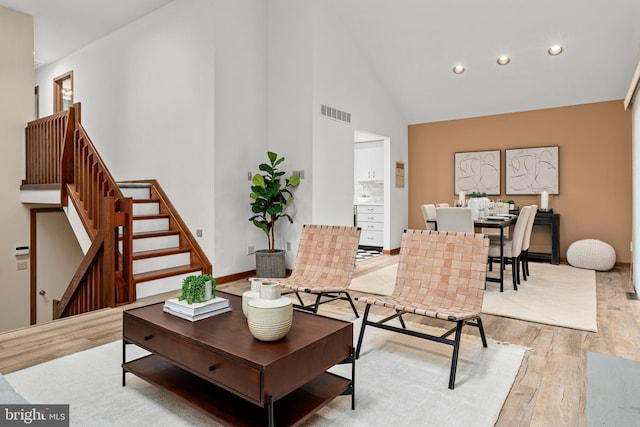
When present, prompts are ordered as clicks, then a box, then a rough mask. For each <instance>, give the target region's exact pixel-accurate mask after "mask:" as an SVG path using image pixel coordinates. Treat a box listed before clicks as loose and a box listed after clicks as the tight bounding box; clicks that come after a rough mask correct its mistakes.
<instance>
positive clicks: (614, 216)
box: [408, 100, 632, 263]
mask: <svg viewBox="0 0 640 427" xmlns="http://www.w3.org/2000/svg"><path fill="white" fill-rule="evenodd" d="M631 119H632V116H631V112H630V111H625V110H624V108H623V103H622V100H619V101H609V102H598V103H593V104H584V105H575V106H570V107H559V108H549V109H543V110H534V111H526V112H521V113H510V114H501V115H495V116H486V117H476V118H471V119H460V120H451V121H444V122H434V123H425V124H419V125H411V126H409V170H410V171H411V173H410V175H409V180H408V183H409V228H425V227H424V222H423V220H422V213H421V211H420V205H422V204H425V203H438V202H448V203H449V204H452V203H453V201H454V199H455V197H456V196H455V194H454V184H453V172H454V171H453V156H454V153H456V152H464V151H481V150H496V149H500V150H501V162H502V165H501V167H502V174H501V181H502V182H501V191H502V195H501V196H500V197H502V198H503V199H505V200H506V199H513V200H515V202H516V205H517V206H518V207H519V206H524V205H527V204H534V203H535V204H538V205H539V204H540V197H539V196H507V195H505V194H504V192H505V173H504V167H505V151H504V150H505V149H508V148H528V147H543V146H551V145H557V146H559V163H560V171H559V172H560V179H559V180H560V194H559V195H555V196H549V207H550V208H552V209H553V210H554V212H555V213H558V214H560V257H561V258H563V259H566V252H567V248H568V247H569V245H570V244H571V243H572V242H574V241H576V240H579V239H588V238H589V239H600V240H603V241H605V242H607V243H609V244H610V245H612V246H613V247H614V248H615V250H616V255H617V261H618V262H619V263H630V262H631V252H630V250H629V245H630V241H631V214H632V208H631V206H632V205H631ZM491 197H492V198H498V196H491ZM540 228H541V227H535V228H534V230H535V231H534V235H533V237H532V248H531V250H532V251H534V252H535V251H545V252H546V251H548V247H549V234H548V232H547V231H545V230H543V229H540Z"/></svg>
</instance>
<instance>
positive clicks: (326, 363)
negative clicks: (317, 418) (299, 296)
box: [122, 291, 355, 426]
mask: <svg viewBox="0 0 640 427" xmlns="http://www.w3.org/2000/svg"><path fill="white" fill-rule="evenodd" d="M217 294H218V295H219V296H222V297H224V298H228V299H229V300H230V301H231V304H232V306H233V310H232V311H231V312H229V313H223V314H220V315H217V316H214V317H210V318H208V319H204V320H200V321H197V322H193V323H192V322H190V321H188V320H184V319H180V318H178V317H175V316H172V315H171V314H168V313H165V312H163V311H162V306H163V303H157V304H153V305H149V306H145V307H140V308H135V309H131V310H127V311H125V312H124V315H123V350H122V358H123V361H122V362H123V363H122V385H123V386H124V385H125V374H126V372H131V373H133V374H135V375H137V376H138V377H140V378H142V379H144V380H146V381H148V382H150V383H152V384H154V385H156V386H158V387H160V388H162V389H165V390H168V391H171V392H172V393H174V394H175V395H176V396H178V397H180V398H181V399H184V400H185V401H186V402H188V403H189V404H191V405H192V406H194V407H195V408H197V409H199V410H201V411H203V412H204V413H206V414H207V415H209V416H210V417H212V418H214V419H215V420H217V421H219V422H221V423H223V424H228V425H234V426H242V425H246V426H256V425H269V426H274V425H278V426H280V425H283V426H289V425H298V424H300V423H302V422H303V421H305V420H306V419H308V418H309V417H310V416H311V415H312V414H313V413H315V412H316V411H318V410H319V409H320V408H322V407H323V406H324V405H326V404H327V403H328V402H330V401H331V400H333V399H334V398H335V397H336V396H338V395H351V408H352V409H355V381H354V379H355V358H354V348H353V325H352V324H351V323H350V322H345V321H341V320H337V319H331V318H328V317H324V316H320V315H314V314H311V313H307V312H303V311H298V310H294V313H293V326H292V327H291V331H290V332H289V333H288V334H287V336H286V337H285V338H283V339H282V340H280V341H276V342H260V341H258V340H256V339H255V338H254V337H253V336H252V335H251V332H249V328H248V326H247V321H246V319H245V317H244V315H243V314H242V300H241V298H240V297H237V296H235V295H231V294H226V293H223V292H219V291H218V292H217ZM127 344H135V345H137V346H139V347H142V348H144V349H146V350H148V351H150V352H151V353H152V354H151V355H148V356H145V357H142V358H139V359H135V360H132V361H129V362H127V361H126V346H127ZM340 363H351V365H352V369H351V375H352V376H351V379H348V378H344V377H341V376H338V375H335V374H332V373H329V372H326V371H327V369H329V368H331V367H332V366H334V365H336V364H340Z"/></svg>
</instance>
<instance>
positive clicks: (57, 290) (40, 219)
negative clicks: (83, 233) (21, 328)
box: [31, 208, 84, 324]
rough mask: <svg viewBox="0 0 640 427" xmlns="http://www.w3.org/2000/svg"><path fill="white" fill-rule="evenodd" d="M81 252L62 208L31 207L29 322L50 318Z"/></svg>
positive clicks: (42, 321) (80, 260)
mask: <svg viewBox="0 0 640 427" xmlns="http://www.w3.org/2000/svg"><path fill="white" fill-rule="evenodd" d="M83 258H84V254H83V252H82V249H81V248H80V245H79V244H78V241H77V240H76V237H75V234H74V233H73V230H72V229H71V226H70V225H69V220H68V219H67V216H66V215H65V213H64V211H63V210H62V209H61V208H36V209H31V324H38V323H44V322H48V321H51V320H52V319H53V300H60V299H61V298H62V296H63V294H64V291H65V290H66V288H67V286H68V285H69V283H70V282H71V279H72V277H73V275H74V273H75V271H76V270H77V268H78V266H79V265H80V263H81V262H82V259H83Z"/></svg>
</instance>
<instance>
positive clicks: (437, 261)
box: [356, 208, 489, 390]
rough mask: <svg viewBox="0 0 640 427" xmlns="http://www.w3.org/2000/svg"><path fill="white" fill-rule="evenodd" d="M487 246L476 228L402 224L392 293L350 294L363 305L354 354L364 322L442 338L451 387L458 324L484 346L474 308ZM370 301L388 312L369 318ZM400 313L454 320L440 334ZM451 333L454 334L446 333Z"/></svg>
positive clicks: (479, 294) (481, 294)
mask: <svg viewBox="0 0 640 427" xmlns="http://www.w3.org/2000/svg"><path fill="white" fill-rule="evenodd" d="M452 209H455V208H452ZM488 247H489V239H487V238H486V237H485V236H483V235H482V234H468V233H447V232H443V231H429V230H406V231H405V232H404V234H403V235H402V242H401V244H400V256H399V261H398V270H397V274H396V282H395V287H394V290H393V293H392V294H391V295H389V296H380V295H373V294H368V295H361V296H357V297H356V300H358V301H359V302H363V303H365V304H366V305H367V306H366V308H365V311H364V316H363V318H362V327H361V328H360V334H359V337H358V344H357V347H356V358H359V357H360V350H361V348H362V342H363V338H364V334H365V330H366V329H367V327H374V328H379V329H384V330H386V331H390V332H397V333H401V334H405V335H410V336H413V337H417V338H423V339H427V340H430V341H435V342H438V343H441V344H448V345H451V346H453V352H452V353H453V354H452V357H451V369H450V372H449V388H450V389H452V390H453V388H454V386H455V379H456V369H457V364H458V353H459V350H460V338H461V336H462V327H463V326H465V325H469V326H474V327H477V328H478V329H479V333H480V338H481V339H482V345H483V347H487V339H486V337H485V334H484V328H483V327H482V319H480V311H481V309H482V300H483V297H484V282H485V277H486V274H487V265H486V262H487V250H488ZM372 306H377V309H378V310H382V309H384V308H386V309H387V310H391V311H392V313H390V314H389V315H388V316H385V317H384V318H383V319H381V320H378V318H376V319H374V320H372V319H370V318H369V310H370V309H371V307H372ZM376 314H379V313H378V312H376ZM405 314H410V315H412V316H414V315H418V316H424V317H429V318H435V319H439V320H441V321H443V322H442V323H444V321H449V322H452V323H454V324H455V326H453V327H452V328H451V329H450V330H448V331H446V332H444V333H443V334H442V335H440V334H439V333H438V334H437V335H433V334H431V333H428V332H423V331H419V330H416V328H412V327H411V325H412V323H410V322H405V320H404V318H403V316H404V315H405ZM394 319H397V320H398V321H399V322H400V326H396V325H394V323H395V322H391V323H389V322H390V321H392V320H394ZM451 334H455V335H454V336H453V337H452V338H449V336H450V335H451ZM476 362H478V360H476ZM383 368H384V367H383V366H381V367H380V369H383ZM428 380H429V379H428V378H421V379H420V381H428Z"/></svg>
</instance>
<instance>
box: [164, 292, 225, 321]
mask: <svg viewBox="0 0 640 427" xmlns="http://www.w3.org/2000/svg"><path fill="white" fill-rule="evenodd" d="M162 309H163V310H164V312H165V313H169V314H172V315H174V316H176V317H181V318H183V319H186V320H190V321H191V322H195V321H197V320H202V319H206V318H208V317H212V316H217V315H218V314H222V313H227V312H229V311H231V304H230V303H229V300H228V299H226V298H222V297H215V298H211V299H210V300H208V301H204V302H196V303H193V304H188V303H187V302H186V301H180V300H179V299H178V298H172V299H168V300H166V301H165V302H164V306H163V308H162Z"/></svg>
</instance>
